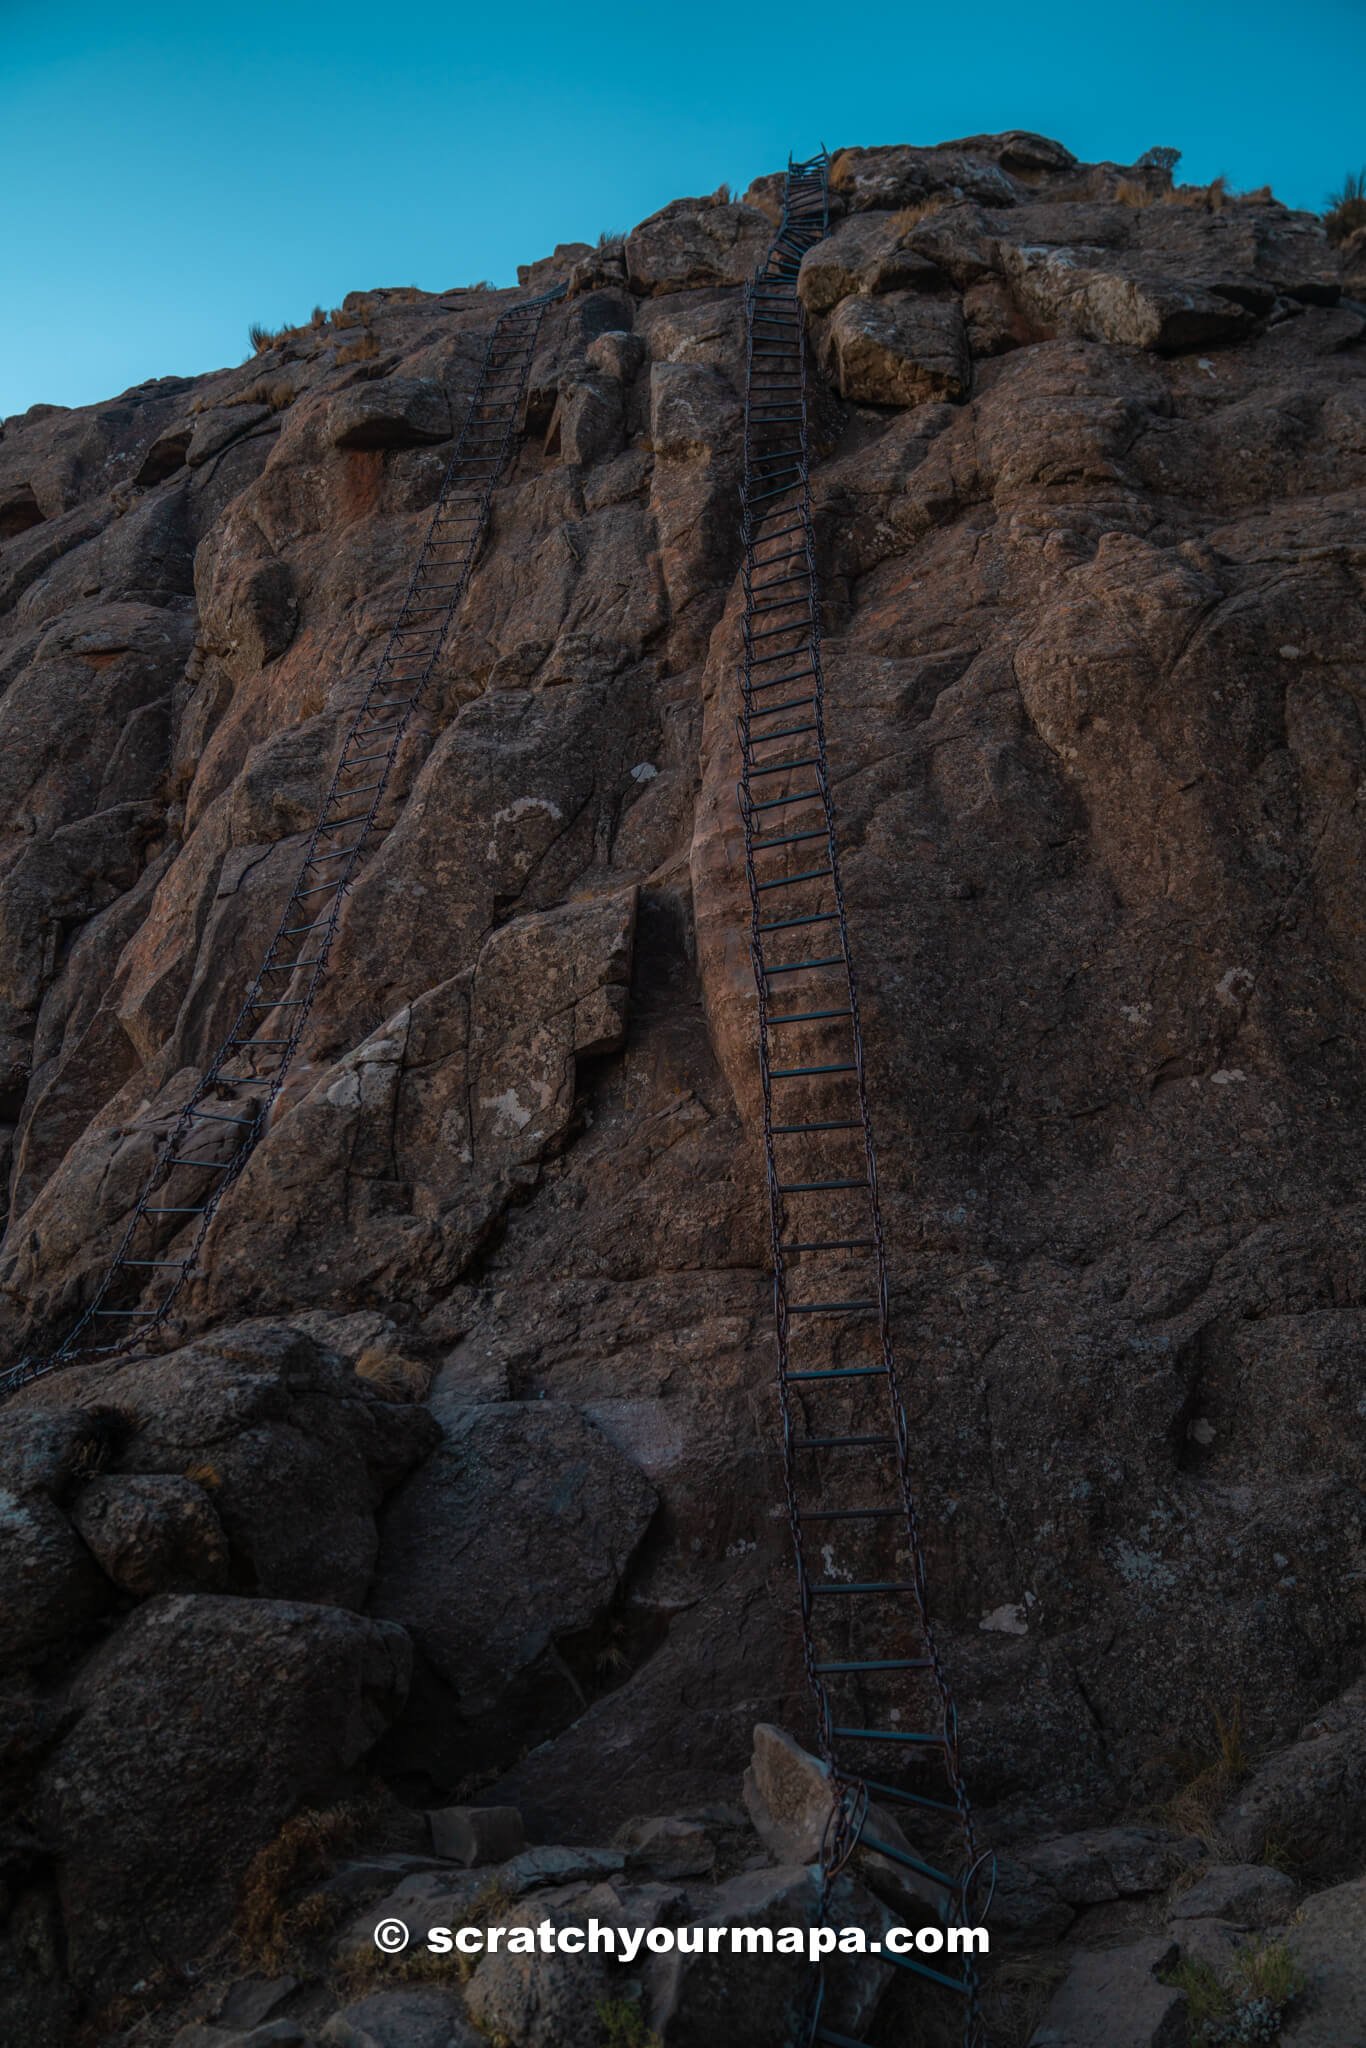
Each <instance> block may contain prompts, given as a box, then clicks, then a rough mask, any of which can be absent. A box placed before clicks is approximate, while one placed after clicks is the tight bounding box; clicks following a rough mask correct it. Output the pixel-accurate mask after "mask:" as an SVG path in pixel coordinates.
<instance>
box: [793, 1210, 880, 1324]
mask: <svg viewBox="0 0 1366 2048" xmlns="http://www.w3.org/2000/svg"><path fill="white" fill-rule="evenodd" d="M815 1185H816V1186H818V1187H819V1186H823V1185H826V1183H823V1182H819V1181H818V1182H816V1183H815ZM831 1185H834V1186H839V1185H840V1183H839V1182H834V1183H831ZM849 1185H850V1186H851V1187H853V1186H858V1187H862V1186H863V1185H864V1183H863V1182H862V1181H858V1182H853V1181H851V1182H850V1183H849ZM881 1306H882V1304H881V1302H879V1301H790V1302H789V1303H788V1304H787V1312H788V1314H789V1315H790V1316H835V1315H856V1314H861V1313H863V1312H864V1311H865V1310H867V1309H870V1308H881Z"/></svg>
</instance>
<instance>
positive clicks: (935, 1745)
mask: <svg viewBox="0 0 1366 2048" xmlns="http://www.w3.org/2000/svg"><path fill="white" fill-rule="evenodd" d="M889 1590H890V1589H889ZM901 1590H903V1591H905V1590H910V1589H908V1588H902V1589H901ZM832 1732H833V1733H834V1734H836V1735H839V1736H842V1737H843V1739H844V1740H845V1741H846V1742H911V1743H915V1744H917V1745H918V1746H919V1747H920V1748H921V1749H926V1748H929V1749H942V1748H943V1746H944V1738H943V1736H942V1735H926V1734H923V1733H922V1732H921V1731H920V1730H919V1729H915V1730H910V1729H907V1730H902V1729H900V1728H836V1729H834V1730H833V1731H832Z"/></svg>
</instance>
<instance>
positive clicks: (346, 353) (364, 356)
mask: <svg viewBox="0 0 1366 2048" xmlns="http://www.w3.org/2000/svg"><path fill="white" fill-rule="evenodd" d="M378 354H379V343H378V342H377V341H376V339H375V337H374V335H373V333H372V332H371V331H370V329H369V328H368V327H367V328H366V329H365V331H364V333H363V334H362V335H361V336H360V337H359V339H358V340H356V341H348V342H347V344H346V346H345V347H344V348H339V349H338V350H337V361H338V362H339V363H368V362H372V361H373V360H374V358H375V357H376V356H377V355H378Z"/></svg>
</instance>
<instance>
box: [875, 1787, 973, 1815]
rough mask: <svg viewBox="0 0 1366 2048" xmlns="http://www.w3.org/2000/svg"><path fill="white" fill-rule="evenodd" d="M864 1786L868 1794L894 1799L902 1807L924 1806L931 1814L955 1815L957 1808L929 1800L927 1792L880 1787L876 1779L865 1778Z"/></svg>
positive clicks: (947, 1803)
mask: <svg viewBox="0 0 1366 2048" xmlns="http://www.w3.org/2000/svg"><path fill="white" fill-rule="evenodd" d="M863 1782H864V1784H865V1785H866V1786H867V1787H868V1790H869V1791H870V1792H876V1793H878V1794H879V1795H880V1797H881V1798H883V1799H895V1800H897V1801H899V1802H900V1804H901V1805H902V1806H924V1807H928V1808H929V1810H930V1811H931V1812H932V1813H952V1814H954V1815H956V1814H957V1812H958V1808H957V1807H956V1806H954V1805H952V1804H951V1803H950V1801H949V1800H947V1799H931V1798H930V1796H929V1794H928V1793H927V1792H907V1791H906V1790H905V1788H904V1787H903V1786H901V1785H881V1784H879V1783H878V1781H877V1779H876V1778H865V1779H864V1781H863Z"/></svg>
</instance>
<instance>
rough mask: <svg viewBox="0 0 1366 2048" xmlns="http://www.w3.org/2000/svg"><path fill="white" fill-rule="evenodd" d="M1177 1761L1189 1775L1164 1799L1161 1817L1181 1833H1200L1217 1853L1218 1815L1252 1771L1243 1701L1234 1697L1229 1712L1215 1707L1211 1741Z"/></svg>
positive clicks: (1203, 1839) (1160, 1811)
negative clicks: (1223, 1711)
mask: <svg viewBox="0 0 1366 2048" xmlns="http://www.w3.org/2000/svg"><path fill="white" fill-rule="evenodd" d="M1174 1761H1175V1762H1176V1763H1177V1764H1178V1765H1179V1766H1180V1767H1181V1768H1182V1769H1183V1771H1185V1772H1186V1773H1187V1774H1188V1775H1187V1776H1186V1779H1185V1782H1184V1784H1182V1786H1181V1787H1180V1789H1179V1790H1178V1791H1176V1792H1174V1793H1173V1794H1172V1796H1171V1797H1170V1798H1169V1799H1168V1800H1166V1801H1165V1802H1164V1803H1163V1805H1162V1806H1161V1808H1160V1809H1159V1813H1158V1818H1159V1819H1160V1820H1162V1821H1163V1822H1165V1824H1166V1825H1167V1826H1168V1827H1170V1828H1174V1829H1176V1830H1177V1831H1178V1832H1179V1833H1181V1834H1187V1835H1198V1836H1199V1837H1200V1839H1201V1841H1202V1842H1205V1843H1207V1844H1208V1845H1209V1847H1210V1849H1211V1850H1213V1851H1214V1852H1215V1853H1217V1852H1218V1847H1219V1843H1218V1830H1217V1826H1216V1823H1217V1821H1218V1817H1219V1815H1220V1813H1222V1811H1223V1809H1224V1808H1225V1807H1226V1806H1227V1805H1228V1802H1229V1800H1230V1799H1231V1798H1232V1797H1233V1795H1234V1793H1235V1792H1236V1791H1237V1790H1238V1787H1239V1786H1240V1785H1241V1784H1242V1783H1243V1780H1244V1779H1245V1778H1247V1777H1249V1776H1250V1775H1251V1773H1252V1756H1251V1753H1250V1751H1249V1748H1248V1742H1247V1729H1246V1727H1245V1725H1244V1721H1243V1703H1242V1701H1241V1700H1235V1701H1234V1703H1233V1705H1232V1707H1231V1708H1230V1709H1229V1711H1228V1713H1227V1715H1225V1714H1223V1713H1221V1712H1220V1711H1219V1709H1218V1708H1217V1707H1216V1708H1215V1709H1214V1711H1213V1714H1212V1737H1211V1740H1210V1742H1209V1743H1208V1744H1207V1745H1206V1746H1205V1747H1203V1748H1202V1749H1200V1750H1198V1751H1195V1752H1194V1753H1188V1754H1186V1755H1184V1756H1181V1757H1178V1758H1176V1759H1174Z"/></svg>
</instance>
